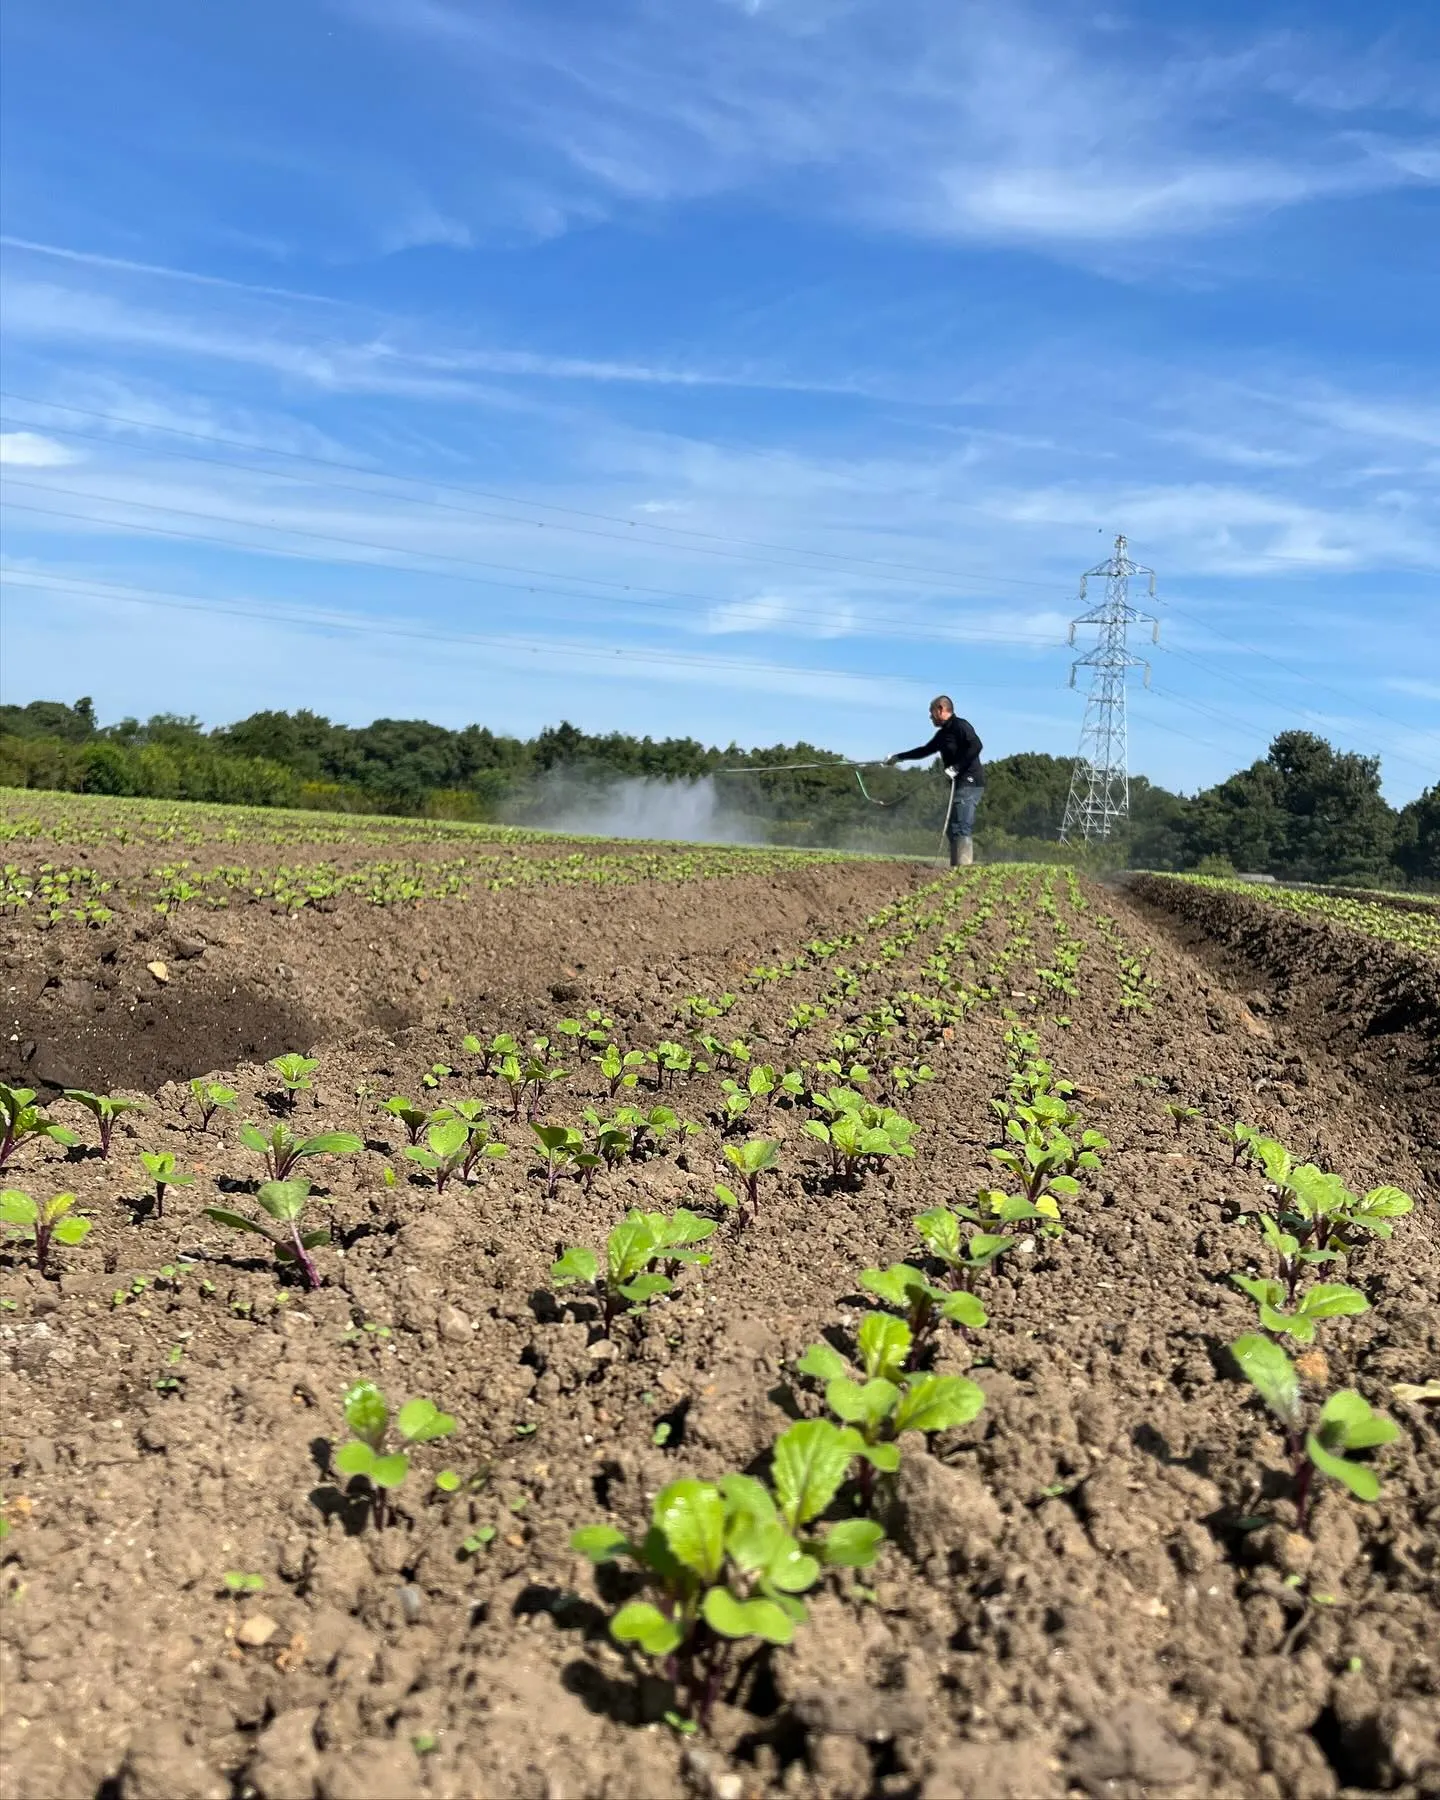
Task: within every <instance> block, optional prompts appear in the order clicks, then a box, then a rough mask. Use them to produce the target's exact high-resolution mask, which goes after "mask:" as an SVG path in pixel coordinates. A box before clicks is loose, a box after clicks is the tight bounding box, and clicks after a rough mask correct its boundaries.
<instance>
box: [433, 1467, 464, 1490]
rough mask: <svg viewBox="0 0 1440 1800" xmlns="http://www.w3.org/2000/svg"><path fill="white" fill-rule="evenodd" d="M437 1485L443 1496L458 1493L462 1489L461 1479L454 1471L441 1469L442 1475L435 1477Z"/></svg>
mask: <svg viewBox="0 0 1440 1800" xmlns="http://www.w3.org/2000/svg"><path fill="white" fill-rule="evenodd" d="M435 1485H436V1487H437V1488H439V1490H440V1492H441V1493H442V1494H454V1493H458V1492H459V1489H460V1477H459V1476H458V1475H457V1474H456V1473H455V1471H454V1470H453V1469H441V1471H440V1473H439V1474H438V1475H437V1476H436V1477H435Z"/></svg>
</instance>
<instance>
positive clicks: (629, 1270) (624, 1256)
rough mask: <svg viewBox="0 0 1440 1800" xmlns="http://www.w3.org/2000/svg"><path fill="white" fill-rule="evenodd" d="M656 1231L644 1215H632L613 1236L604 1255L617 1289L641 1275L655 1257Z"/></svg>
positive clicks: (621, 1222) (625, 1218) (615, 1230)
mask: <svg viewBox="0 0 1440 1800" xmlns="http://www.w3.org/2000/svg"><path fill="white" fill-rule="evenodd" d="M655 1250H656V1244H655V1231H654V1228H653V1227H652V1226H651V1224H650V1222H649V1220H648V1219H647V1218H646V1217H645V1215H644V1214H643V1213H640V1212H630V1213H627V1214H626V1216H625V1217H624V1218H623V1219H622V1220H621V1221H620V1223H619V1224H618V1225H617V1226H616V1227H615V1228H614V1230H613V1231H612V1232H611V1233H610V1236H609V1238H608V1239H607V1240H606V1245H605V1255H606V1261H607V1263H608V1267H609V1275H610V1280H611V1281H612V1282H613V1283H614V1284H615V1285H616V1286H617V1287H618V1286H619V1285H620V1283H621V1282H624V1281H629V1280H630V1279H631V1277H632V1276H635V1275H638V1274H639V1273H640V1271H641V1270H642V1269H643V1268H644V1267H645V1265H646V1263H648V1262H649V1261H650V1260H651V1259H652V1257H653V1256H654V1254H655Z"/></svg>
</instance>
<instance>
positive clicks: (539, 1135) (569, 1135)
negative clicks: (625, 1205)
mask: <svg viewBox="0 0 1440 1800" xmlns="http://www.w3.org/2000/svg"><path fill="white" fill-rule="evenodd" d="M530 1129H531V1130H532V1131H533V1132H534V1133H535V1137H536V1140H537V1142H538V1143H539V1146H540V1150H541V1154H542V1156H543V1159H544V1161H543V1167H544V1171H545V1196H546V1198H547V1199H549V1200H553V1199H554V1198H555V1192H556V1189H557V1188H558V1187H559V1185H560V1177H561V1176H562V1175H563V1174H564V1173H565V1171H566V1170H567V1169H569V1170H571V1171H572V1172H573V1173H574V1174H575V1176H576V1177H577V1178H580V1179H585V1180H587V1181H588V1179H589V1178H590V1177H592V1176H593V1175H594V1173H595V1171H596V1169H598V1168H599V1166H600V1158H599V1156H598V1155H596V1154H595V1152H594V1151H590V1150H587V1149H586V1148H585V1134H584V1132H582V1131H580V1130H579V1129H578V1128H577V1127H576V1126H574V1125H536V1124H533V1123H532V1125H531V1127H530Z"/></svg>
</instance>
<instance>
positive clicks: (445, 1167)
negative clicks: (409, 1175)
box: [403, 1118, 473, 1194]
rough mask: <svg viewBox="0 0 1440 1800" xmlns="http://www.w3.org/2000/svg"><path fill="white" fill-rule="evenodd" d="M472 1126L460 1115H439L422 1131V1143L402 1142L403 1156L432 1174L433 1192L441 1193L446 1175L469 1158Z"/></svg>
mask: <svg viewBox="0 0 1440 1800" xmlns="http://www.w3.org/2000/svg"><path fill="white" fill-rule="evenodd" d="M472 1129H473V1128H472V1126H471V1125H470V1123H469V1122H468V1121H467V1120H465V1119H463V1118H452V1119H441V1120H439V1121H438V1122H437V1123H433V1124H431V1126H430V1127H429V1129H428V1130H427V1131H426V1133H425V1143H424V1144H423V1145H419V1144H407V1145H406V1146H405V1148H404V1152H403V1154H404V1155H405V1156H406V1158H407V1159H408V1160H409V1161H411V1162H413V1163H417V1164H418V1165H419V1166H420V1168H422V1169H427V1170H429V1172H430V1173H431V1175H433V1176H434V1178H435V1192H436V1193H437V1194H443V1193H444V1191H445V1184H446V1182H447V1181H448V1180H449V1179H450V1177H451V1176H452V1175H454V1174H455V1173H456V1172H457V1171H463V1170H464V1169H465V1168H466V1166H467V1165H468V1163H469V1162H470V1160H471V1138H472Z"/></svg>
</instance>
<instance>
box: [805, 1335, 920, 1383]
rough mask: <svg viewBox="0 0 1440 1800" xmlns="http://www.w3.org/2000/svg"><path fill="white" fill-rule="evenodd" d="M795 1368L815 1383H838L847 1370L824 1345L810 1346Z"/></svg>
mask: <svg viewBox="0 0 1440 1800" xmlns="http://www.w3.org/2000/svg"><path fill="white" fill-rule="evenodd" d="M896 1323H897V1324H898V1323H899V1321H898V1320H897V1321H896ZM795 1367H796V1369H798V1370H799V1372H800V1373H801V1374H802V1375H813V1376H814V1377H815V1379H816V1380H817V1381H838V1380H840V1379H842V1378H843V1377H844V1376H845V1375H846V1374H847V1373H848V1369H849V1365H848V1364H847V1363H846V1361H845V1358H844V1357H843V1356H842V1355H841V1354H840V1352H839V1351H838V1350H835V1349H832V1348H831V1346H830V1345H829V1344H824V1343H821V1344H812V1345H811V1346H810V1348H809V1349H808V1350H807V1351H806V1352H805V1354H804V1355H803V1356H802V1357H801V1358H800V1360H799V1361H798V1362H797V1363H796V1364H795Z"/></svg>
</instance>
